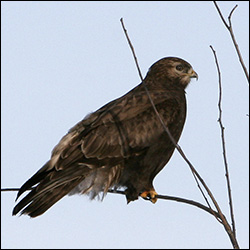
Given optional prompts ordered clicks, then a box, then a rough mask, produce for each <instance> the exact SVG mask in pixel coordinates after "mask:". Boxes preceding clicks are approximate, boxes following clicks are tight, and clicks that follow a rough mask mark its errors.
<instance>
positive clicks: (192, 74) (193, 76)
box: [189, 70, 198, 81]
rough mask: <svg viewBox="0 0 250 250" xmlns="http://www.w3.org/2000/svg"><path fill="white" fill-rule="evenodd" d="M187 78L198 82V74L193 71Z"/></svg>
mask: <svg viewBox="0 0 250 250" xmlns="http://www.w3.org/2000/svg"><path fill="white" fill-rule="evenodd" d="M189 77H190V78H196V81H197V80H198V74H197V73H196V72H195V71H194V70H192V71H191V73H190V74H189Z"/></svg>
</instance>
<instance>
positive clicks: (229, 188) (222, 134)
mask: <svg viewBox="0 0 250 250" xmlns="http://www.w3.org/2000/svg"><path fill="white" fill-rule="evenodd" d="M210 48H211V50H212V51H213V54H214V58H215V63H216V67H217V71H218V77H219V101H218V109H219V118H218V122H219V124H220V129H221V143H222V151H223V159H224V166H225V172H226V174H225V176H226V180H227V190H228V198H229V206H230V214H231V220H232V228H233V233H234V237H236V228H235V221H234V212H233V201H232V192H231V185H230V178H229V170H228V164H227V156H226V143H225V134H224V130H225V127H224V126H223V123H222V107H221V102H222V85H221V72H220V67H219V63H218V59H217V56H216V51H215V50H214V48H213V47H212V45H210Z"/></svg>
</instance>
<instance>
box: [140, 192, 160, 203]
mask: <svg viewBox="0 0 250 250" xmlns="http://www.w3.org/2000/svg"><path fill="white" fill-rule="evenodd" d="M156 195H157V193H156V192H155V190H154V189H152V190H149V191H144V192H142V193H141V194H140V196H141V197H142V198H143V199H146V200H150V201H151V202H153V203H156V201H157V198H156V197H155V196H156Z"/></svg>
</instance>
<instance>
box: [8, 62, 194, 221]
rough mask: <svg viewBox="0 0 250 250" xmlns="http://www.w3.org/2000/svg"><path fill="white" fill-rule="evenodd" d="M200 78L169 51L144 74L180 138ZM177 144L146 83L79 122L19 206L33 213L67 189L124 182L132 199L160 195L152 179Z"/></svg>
mask: <svg viewBox="0 0 250 250" xmlns="http://www.w3.org/2000/svg"><path fill="white" fill-rule="evenodd" d="M193 77H195V78H197V77H198V76H197V74H196V73H195V71H194V70H193V69H192V67H191V65H190V64H189V63H187V62H185V61H184V60H182V59H180V58H175V57H166V58H163V59H161V60H159V61H157V62H156V63H154V64H153V65H152V66H151V67H150V69H149V71H148V73H147V75H146V77H145V79H144V83H145V85H146V86H147V88H148V90H149V93H150V96H151V98H152V100H153V102H154V104H155V106H156V108H157V110H158V112H159V114H160V116H161V117H162V119H163V121H164V123H165V125H166V126H167V127H168V128H169V130H170V132H171V134H172V136H173V137H174V138H175V140H176V141H178V140H179V138H180V135H181V132H182V129H183V125H184V122H185V118H186V99H185V88H186V87H187V85H188V83H189V82H190V78H193ZM174 149H175V146H174V145H173V143H172V142H171V140H170V139H169V137H168V135H167V133H166V132H165V131H164V128H163V126H162V125H161V123H160V122H159V120H158V117H157V116H156V114H155V112H154V110H153V108H152V105H151V103H150V101H149V98H148V95H147V93H146V91H145V88H144V85H143V83H141V84H139V85H138V86H136V87H135V88H134V89H132V90H131V91H129V92H128V93H127V94H125V95H124V96H122V97H120V98H118V99H116V100H114V101H112V102H110V103H108V104H106V105H105V106H103V107H101V108H100V109H98V110H97V111H95V112H93V113H91V114H90V115H88V116H87V117H85V118H84V119H83V120H82V121H80V122H79V123H78V124H76V125H75V126H74V127H73V128H71V129H70V130H69V132H68V133H67V134H66V135H65V136H64V137H63V138H62V139H61V140H60V142H59V143H58V144H57V145H56V146H55V148H54V149H53V151H52V155H51V159H50V160H49V161H48V162H47V163H46V164H45V165H44V166H43V167H42V168H41V169H40V170H39V171H38V172H37V173H35V174H34V175H33V176H32V177H31V178H30V179H29V180H28V181H27V182H25V183H24V184H23V186H22V187H21V188H20V190H19V192H18V195H17V198H18V197H19V196H20V195H21V194H22V193H23V192H25V191H27V190H29V189H30V188H32V190H31V191H30V192H29V193H28V194H27V195H26V196H25V197H24V198H23V199H22V200H21V201H20V202H19V203H18V204H17V205H16V206H15V208H14V210H13V215H15V214H17V213H18V212H21V214H28V215H29V216H31V217H36V216H38V215H41V214H42V213H44V212H45V211H46V210H47V209H49V208H50V207H51V206H52V205H53V204H54V203H56V202H57V201H58V200H59V199H61V198H62V197H63V196H65V195H66V194H75V193H81V194H87V195H89V196H90V198H91V199H93V198H95V197H99V196H100V195H102V196H101V198H102V197H103V196H104V195H105V194H106V193H107V191H108V190H109V189H111V188H113V189H118V188H123V189H124V190H125V193H126V198H127V201H128V202H129V201H133V200H136V199H138V197H139V196H142V197H143V198H146V197H149V198H150V199H151V201H152V202H155V201H156V197H155V195H156V192H155V191H154V188H153V179H154V177H155V176H156V175H157V174H158V173H159V171H161V169H162V168H163V167H164V166H165V165H166V163H167V162H168V161H169V159H170V157H171V155H172V154H173V152H174Z"/></svg>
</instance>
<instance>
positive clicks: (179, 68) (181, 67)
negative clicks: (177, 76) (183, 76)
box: [176, 64, 184, 71]
mask: <svg viewBox="0 0 250 250" xmlns="http://www.w3.org/2000/svg"><path fill="white" fill-rule="evenodd" d="M176 69H177V70H178V71H182V70H183V69H184V68H183V66H182V65H181V64H179V65H177V66H176Z"/></svg>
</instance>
